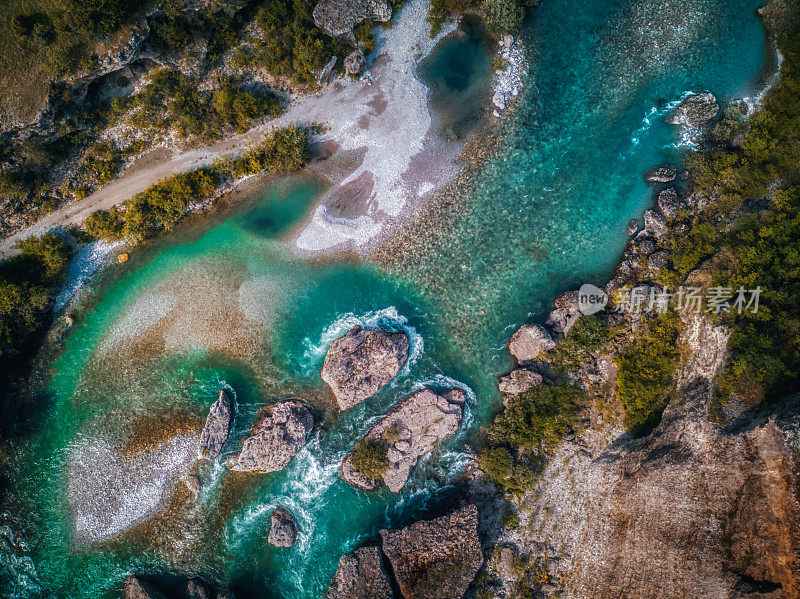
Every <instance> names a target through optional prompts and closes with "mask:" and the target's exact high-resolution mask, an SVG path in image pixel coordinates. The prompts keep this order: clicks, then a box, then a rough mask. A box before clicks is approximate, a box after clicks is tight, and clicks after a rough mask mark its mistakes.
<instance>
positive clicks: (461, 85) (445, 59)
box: [418, 20, 492, 139]
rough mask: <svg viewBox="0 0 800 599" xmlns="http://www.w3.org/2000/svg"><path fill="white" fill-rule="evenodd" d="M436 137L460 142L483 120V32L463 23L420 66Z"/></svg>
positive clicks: (486, 92)
mask: <svg viewBox="0 0 800 599" xmlns="http://www.w3.org/2000/svg"><path fill="white" fill-rule="evenodd" d="M418 71H419V75H420V77H421V78H422V80H423V81H424V82H425V84H426V85H427V86H428V87H429V88H430V90H431V91H430V102H431V107H432V108H433V109H434V111H436V113H437V114H438V116H439V118H440V120H441V122H440V126H439V135H440V136H441V137H443V138H445V139H460V138H462V137H463V136H464V135H466V134H467V133H468V132H469V131H470V129H472V128H474V127H475V126H476V124H477V123H478V122H479V121H480V120H481V118H482V117H483V116H484V113H485V112H486V110H487V107H488V105H489V101H490V99H491V80H492V77H491V74H492V61H491V56H490V54H489V48H488V46H487V42H486V39H485V34H484V32H483V31H482V30H481V29H480V28H479V26H478V25H477V24H473V23H471V22H469V21H467V20H465V22H464V23H462V25H461V27H460V28H459V29H457V30H456V31H454V32H453V33H451V34H450V35H449V36H447V37H446V38H445V39H444V40H443V41H442V43H441V44H439V45H438V46H437V47H436V48H435V49H434V51H433V52H432V53H431V55H430V56H428V57H427V58H425V59H424V60H423V61H421V62H420V65H419V69H418Z"/></svg>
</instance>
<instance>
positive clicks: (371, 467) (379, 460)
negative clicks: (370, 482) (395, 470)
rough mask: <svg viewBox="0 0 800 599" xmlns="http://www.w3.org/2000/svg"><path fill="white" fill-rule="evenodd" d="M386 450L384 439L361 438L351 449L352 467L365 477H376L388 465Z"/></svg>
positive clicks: (378, 476) (379, 475)
mask: <svg viewBox="0 0 800 599" xmlns="http://www.w3.org/2000/svg"><path fill="white" fill-rule="evenodd" d="M387 452H388V446H387V445H386V443H385V442H384V441H377V440H367V439H362V440H361V441H359V442H358V443H357V444H356V446H355V449H354V450H353V467H354V468H355V469H356V471H358V472H359V473H361V474H363V475H364V476H366V477H367V478H371V479H378V478H380V477H381V476H383V475H384V474H385V473H386V469H387V468H388V467H389V460H388V459H387V457H386V454H387Z"/></svg>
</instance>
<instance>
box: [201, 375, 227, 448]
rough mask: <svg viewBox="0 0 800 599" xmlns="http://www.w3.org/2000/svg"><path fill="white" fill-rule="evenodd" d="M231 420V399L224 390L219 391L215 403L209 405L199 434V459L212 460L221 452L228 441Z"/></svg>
mask: <svg viewBox="0 0 800 599" xmlns="http://www.w3.org/2000/svg"><path fill="white" fill-rule="evenodd" d="M232 420H233V399H232V398H231V396H230V394H229V393H228V392H227V391H225V389H220V391H219V397H218V398H217V401H215V402H214V403H213V404H211V408H210V409H209V411H208V417H207V418H206V425H205V426H204V427H203V432H202V433H201V434H200V443H199V445H200V449H199V454H200V457H201V458H206V459H209V460H213V459H215V458H217V456H219V454H220V452H222V446H223V445H225V441H227V440H228V433H229V432H230V430H231V421H232Z"/></svg>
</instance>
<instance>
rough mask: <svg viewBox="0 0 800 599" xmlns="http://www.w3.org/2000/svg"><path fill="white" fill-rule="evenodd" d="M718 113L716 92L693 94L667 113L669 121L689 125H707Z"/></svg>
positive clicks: (673, 123) (674, 123)
mask: <svg viewBox="0 0 800 599" xmlns="http://www.w3.org/2000/svg"><path fill="white" fill-rule="evenodd" d="M718 113H719V105H718V104H717V98H716V97H714V94H711V93H708V92H706V93H702V94H693V95H691V96H689V97H687V98H686V99H685V100H684V101H683V102H681V103H680V104H679V105H678V106H677V107H676V108H675V109H674V110H672V111H671V112H670V113H669V114H668V115H667V122H668V123H670V124H672V125H685V126H687V127H705V126H706V125H708V123H709V122H710V121H711V120H712V119H714V118H715V117H716V116H717V114H718Z"/></svg>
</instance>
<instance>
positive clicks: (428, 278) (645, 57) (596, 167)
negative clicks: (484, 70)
mask: <svg viewBox="0 0 800 599" xmlns="http://www.w3.org/2000/svg"><path fill="white" fill-rule="evenodd" d="M758 4H759V3H758V2H755V1H751V0H747V1H745V0H739V1H730V0H682V1H680V2H678V1H677V0H669V1H666V2H664V1H659V2H655V1H651V2H644V1H641V0H638V1H637V0H628V1H622V0H616V1H604V2H591V3H587V2H583V1H582V0H546V2H545V3H544V4H543V5H542V7H541V8H540V9H537V10H536V11H535V12H534V16H533V19H532V21H531V25H530V27H529V29H528V30H527V39H526V44H527V47H528V51H529V54H530V56H531V60H532V64H531V67H532V68H531V76H532V78H533V79H532V80H531V82H530V83H529V85H528V86H527V91H526V92H525V93H524V94H523V96H522V97H521V99H520V105H519V107H518V109H517V111H516V112H515V114H514V116H513V122H512V124H511V127H510V133H509V135H508V138H507V140H506V146H505V149H504V150H503V151H502V153H501V154H500V155H499V156H498V157H497V158H496V159H494V160H493V161H492V162H490V163H489V164H488V165H487V166H486V168H485V169H484V170H483V171H482V172H481V173H480V174H479V175H478V177H477V180H476V182H475V185H474V189H473V192H472V193H471V194H470V195H469V197H467V198H466V199H465V201H464V202H463V204H462V206H461V209H460V210H459V211H458V212H457V213H454V214H451V215H450V217H449V220H448V221H447V222H446V223H445V225H444V226H442V228H441V229H440V230H439V231H438V234H437V235H435V236H431V239H430V241H429V243H428V245H426V246H425V248H424V251H419V252H416V256H415V257H414V258H413V259H408V260H405V261H402V260H400V259H398V260H397V261H396V268H392V269H391V270H390V272H389V273H385V272H381V271H379V270H378V269H376V268H373V267H371V266H370V265H368V264H361V263H350V262H346V261H341V260H340V261H300V260H298V259H296V258H294V257H292V255H291V254H290V252H289V251H288V250H287V249H286V247H285V246H284V245H283V243H282V241H281V236H282V235H287V234H289V232H290V231H291V229H292V227H293V226H294V224H295V223H296V222H297V220H298V219H299V218H301V216H302V214H303V213H304V211H305V210H306V208H307V206H308V205H309V203H310V202H311V201H312V199H313V198H314V197H315V195H316V194H318V193H320V192H321V191H322V188H321V187H320V186H319V183H318V182H317V181H315V180H311V179H305V178H290V179H287V180H282V181H279V182H277V183H275V184H273V185H270V186H268V187H267V188H266V189H265V190H263V191H262V192H260V193H261V196H260V200H259V201H256V202H255V203H254V204H253V205H252V206H250V207H248V208H247V209H244V210H243V211H241V212H240V213H239V214H236V215H233V216H231V217H230V218H227V219H226V220H224V221H223V222H221V223H219V224H217V225H215V226H213V228H210V229H209V230H207V231H205V232H201V233H200V234H197V233H195V234H193V235H191V236H183V237H181V238H174V239H171V240H167V241H165V242H163V243H161V244H159V245H158V246H157V247H155V248H153V249H151V250H150V251H148V252H146V253H144V254H142V255H139V256H134V257H133V259H132V260H131V263H129V264H128V265H126V266H125V267H123V268H120V269H118V270H117V272H115V273H114V274H112V275H111V277H110V279H109V280H107V281H106V282H104V283H103V284H102V285H101V286H100V287H98V289H97V291H96V298H95V299H94V300H93V302H92V303H91V306H92V307H91V309H89V310H87V311H85V313H84V314H83V317H82V319H81V320H79V322H77V323H76V325H75V326H74V327H73V329H72V331H71V332H70V334H69V335H68V336H67V337H66V339H65V342H64V345H65V347H64V352H63V353H62V354H61V356H60V357H59V358H58V359H57V360H56V361H55V362H54V363H53V364H52V368H51V372H52V377H51V378H49V379H48V380H46V381H44V387H43V389H42V398H41V401H42V406H43V407H42V414H41V415H39V417H38V420H36V422H35V423H31V427H32V428H33V432H32V433H29V434H27V435H25V436H20V437H19V438H18V439H15V440H14V444H15V451H16V452H17V453H18V457H17V458H16V461H17V463H19V464H20V467H19V470H18V473H17V474H16V477H15V479H14V480H13V481H11V491H12V500H13V505H14V506H15V509H14V511H13V513H14V514H16V517H14V516H12V517H11V520H12V522H11V524H12V529H17V528H19V527H21V528H22V529H23V531H24V533H25V536H26V537H27V538H29V539H31V542H30V543H29V545H30V547H29V550H28V551H24V550H22V548H18V549H13V547H14V546H15V543H17V541H16V539H13V538H12V537H11V536H10V535H11V531H10V530H9V531H5V529H3V531H2V534H0V541H2V544H0V572H2V573H0V584H1V585H2V587H0V588H2V590H3V592H4V596H5V595H8V596H15V597H44V596H47V597H49V596H64V597H71V598H72V597H87V598H88V597H102V596H113V592H114V590H115V589H118V588H119V585H120V584H121V581H122V580H123V578H124V576H125V574H127V573H129V572H132V571H137V572H148V571H149V572H154V573H163V572H169V571H191V572H201V573H205V574H206V575H211V576H214V577H216V578H218V579H220V580H222V581H225V582H227V583H230V584H232V585H233V586H234V587H235V588H236V589H237V590H239V591H241V596H242V597H249V596H254V597H255V596H261V597H263V596H276V597H298V598H312V597H321V596H322V595H323V594H324V591H325V588H326V587H327V584H328V582H329V580H330V578H331V576H332V575H333V572H334V571H335V569H336V563H337V561H338V559H339V557H340V556H341V555H342V554H343V553H345V552H347V551H349V550H351V549H352V548H354V547H356V546H357V545H358V544H359V543H361V542H363V540H365V539H366V538H368V537H370V536H371V535H373V534H375V532H376V531H377V530H378V529H379V528H381V527H384V526H387V525H400V524H402V523H403V522H406V521H408V520H409V519H410V518H413V517H414V516H416V515H418V514H420V513H423V512H424V511H425V510H426V509H427V507H428V505H429V504H432V503H435V500H436V498H437V493H439V494H440V495H446V491H447V485H448V483H449V482H450V481H451V480H452V475H453V474H454V473H456V472H458V471H459V469H460V468H461V467H462V466H463V463H464V455H463V454H462V453H461V451H462V449H463V446H464V441H465V440H466V439H467V437H468V435H469V433H470V431H471V430H474V428H475V427H476V426H478V425H479V424H480V423H481V422H483V421H485V419H486V418H487V416H488V415H489V413H490V412H491V410H492V408H493V406H495V405H496V403H497V400H498V398H497V396H496V393H495V390H494V385H495V381H496V376H497V375H498V374H499V373H501V372H503V371H504V370H505V369H507V368H508V365H509V362H508V355H507V352H506V350H505V349H504V344H505V341H506V339H507V338H508V336H509V335H510V333H511V331H512V330H513V329H514V328H515V327H516V326H518V325H519V324H520V323H521V322H523V321H525V320H526V319H528V318H532V317H537V316H540V315H541V314H542V313H543V311H544V310H546V308H547V306H548V305H549V303H550V302H551V301H552V298H553V296H554V295H555V294H557V293H558V292H560V291H562V290H564V289H566V288H570V287H572V286H574V285H576V284H578V283H580V282H583V281H592V282H596V283H602V282H603V280H604V279H605V278H607V276H608V275H609V273H610V271H611V269H612V268H613V265H614V263H615V262H616V260H617V258H618V256H619V254H620V252H621V250H622V247H623V245H624V242H625V225H626V223H627V221H628V219H630V218H631V217H637V216H640V215H641V212H642V211H643V210H644V209H645V208H646V207H647V206H648V205H649V203H650V201H651V200H650V197H649V193H648V190H647V189H646V187H645V185H644V183H643V181H642V179H641V173H642V171H644V170H645V169H646V168H648V167H649V166H652V165H653V164H655V163H659V162H664V161H670V160H678V159H679V158H680V155H681V152H682V151H683V150H682V149H681V148H680V147H676V146H679V145H680V137H679V136H678V135H677V132H676V131H675V130H674V129H672V128H669V127H667V126H666V125H664V124H663V122H662V116H663V114H664V113H665V112H666V111H667V110H668V108H669V106H670V105H671V103H673V102H675V101H676V100H678V99H679V98H680V97H681V96H682V95H683V94H685V93H686V92H688V91H690V90H692V91H700V90H703V89H710V90H711V91H713V92H715V93H717V94H718V95H719V96H721V97H738V96H743V95H750V94H751V92H752V91H753V90H752V89H751V87H752V85H753V83H754V82H755V80H756V78H757V75H758V74H759V69H760V66H761V64H762V63H763V60H764V51H765V44H764V36H763V31H762V29H761V26H760V24H759V22H758V20H757V18H756V17H755V13H754V9H755V7H756V6H757V5H758ZM444 50H447V49H444ZM443 53H444V54H445V55H446V54H447V52H445V51H443ZM450 64H451V65H456V64H457V61H456V62H452V61H451V62H450ZM467 66H469V65H467ZM452 68H453V69H455V70H458V68H459V67H457V66H452ZM465 68H466V67H465ZM456 87H458V86H456ZM356 322H360V323H362V324H365V325H367V326H369V325H375V324H382V325H384V326H389V327H392V328H395V329H403V330H406V331H407V332H408V333H409V336H410V337H411V339H412V359H411V360H410V361H409V365H408V366H407V367H406V368H405V369H404V370H403V372H401V374H400V375H399V376H398V377H397V378H396V379H395V381H393V383H392V384H391V385H389V386H388V387H387V388H385V389H383V390H381V391H380V392H379V393H378V394H377V395H376V396H374V397H373V398H370V399H369V400H367V401H365V402H364V403H363V404H361V405H359V406H357V407H356V408H354V409H352V410H349V411H347V412H345V413H343V414H338V413H336V412H335V410H333V409H332V408H333V404H332V401H331V398H330V397H329V396H328V395H327V393H326V392H325V389H324V387H323V385H322V383H321V381H320V379H319V377H318V372H319V368H320V366H321V363H322V359H323V357H324V353H325V351H326V348H327V345H328V344H329V343H330V341H331V340H332V339H334V338H335V337H336V336H338V335H340V334H341V333H342V332H344V331H346V330H347V329H348V328H349V327H351V326H352V325H353V324H355V323H356ZM453 380H455V381H460V382H461V383H463V384H465V385H466V386H467V387H468V388H469V390H470V392H469V394H468V395H469V402H468V410H467V414H466V416H465V419H464V422H463V424H462V427H461V429H460V431H459V433H457V434H456V435H454V436H453V437H452V438H450V439H449V440H448V441H447V442H446V443H445V444H443V446H442V447H441V449H440V450H438V451H437V452H435V453H434V454H432V455H431V456H429V457H428V458H427V459H425V460H423V461H422V462H421V463H420V465H419V466H418V467H417V469H416V470H415V471H414V472H413V474H412V479H411V481H410V482H409V484H408V485H407V487H406V489H405V490H404V492H403V493H401V494H399V495H394V496H393V495H391V494H390V493H388V492H387V491H385V490H384V491H380V492H378V493H375V494H365V493H362V492H360V491H357V490H355V489H353V488H351V487H349V486H348V485H346V484H345V483H343V482H342V481H341V480H339V478H338V476H337V468H338V464H339V461H340V460H341V458H342V456H343V455H344V454H345V453H346V452H347V451H348V450H349V449H351V448H352V446H353V445H354V443H355V442H356V440H357V439H358V438H359V436H360V435H362V434H363V433H365V432H366V431H367V430H368V429H369V428H370V427H371V426H372V424H374V422H375V421H376V420H377V419H378V418H379V417H380V416H381V415H382V414H385V413H386V412H387V411H388V410H389V409H391V407H392V406H393V405H395V404H396V403H397V401H398V400H400V399H401V398H402V397H404V396H406V395H408V394H409V393H410V392H412V391H413V390H415V389H417V388H419V387H420V386H421V385H423V384H438V385H447V384H452V381H453ZM225 385H228V386H230V388H231V389H232V390H233V391H234V392H235V395H236V404H237V412H236V416H235V426H234V432H233V434H232V437H231V440H230V441H229V443H228V445H227V446H226V448H225V453H232V452H234V451H235V449H236V448H237V447H238V444H239V442H240V441H241V439H242V438H243V437H244V436H245V435H246V434H247V431H248V429H249V428H250V426H251V425H252V423H253V421H254V420H255V418H256V415H257V413H258V411H259V409H260V408H261V406H263V405H264V404H265V403H268V402H272V401H275V400H280V399H286V398H299V399H302V400H304V401H307V402H309V403H310V404H311V405H312V406H313V408H314V410H315V412H316V414H317V417H318V422H319V423H320V425H319V426H318V428H317V429H316V430H315V432H314V434H313V435H312V438H311V440H310V442H309V444H308V445H307V446H306V447H305V448H304V449H303V450H302V451H301V452H300V454H298V456H297V457H296V458H295V459H294V460H293V461H292V463H291V464H290V465H289V466H288V467H287V468H286V470H284V471H283V472H281V473H274V474H270V475H265V476H247V475H236V474H231V473H225V471H224V469H223V468H222V467H221V466H220V464H219V463H215V464H205V465H202V466H201V467H200V468H199V470H198V471H197V474H198V476H199V477H200V479H201V480H202V490H201V492H200V495H199V497H198V500H197V502H194V501H192V500H187V498H186V493H185V492H181V491H180V489H181V488H182V487H181V483H179V482H178V483H177V484H176V486H175V488H176V489H178V491H176V492H175V493H174V494H173V496H172V499H171V500H170V502H169V505H168V506H167V507H168V512H167V514H168V516H167V517H165V516H157V517H152V514H150V513H149V512H148V508H149V506H151V505H152V503H151V500H152V498H153V496H154V495H153V494H155V495H156V496H157V495H158V493H159V489H160V487H159V485H160V484H161V483H160V479H159V480H155V479H154V480H152V481H149V486H148V482H147V481H146V482H145V483H141V485H140V486H142V487H143V488H145V487H146V490H147V492H148V493H149V494H148V495H146V496H144V495H143V497H144V499H143V500H142V501H141V502H139V503H138V504H136V505H133V506H130V505H129V506H128V507H125V508H124V509H121V510H120V511H119V513H116V512H114V513H115V514H116V515H117V516H119V519H118V520H117V522H120V523H123V524H124V523H128V524H130V523H131V522H134V523H136V522H138V524H137V525H136V526H134V527H133V528H132V529H130V530H128V532H127V533H126V534H124V535H122V536H121V537H115V538H113V539H109V540H106V541H104V542H102V543H99V544H95V545H94V546H89V545H87V544H85V543H83V542H81V540H80V538H78V536H77V535H76V534H75V522H76V520H79V521H80V522H90V519H87V515H91V514H92V513H93V512H92V506H91V505H86V502H85V501H83V500H81V493H76V492H75V491H74V487H71V486H70V481H74V480H75V479H74V477H72V476H71V473H77V472H87V471H91V472H94V473H95V475H96V476H97V477H99V480H100V481H101V482H102V481H105V482H106V484H108V485H111V486H112V487H113V485H115V484H116V485H118V486H117V487H115V488H120V489H124V488H125V485H124V484H123V483H124V482H125V481H126V480H128V479H129V478H130V477H132V476H133V473H135V472H138V471H136V470H135V467H134V466H126V465H123V466H120V465H119V463H120V462H119V461H115V460H113V459H108V458H107V457H104V456H107V455H108V448H109V447H111V448H113V452H114V455H122V456H123V457H124V456H131V455H136V456H141V455H143V454H142V452H144V451H149V450H151V449H152V448H153V447H157V446H159V444H161V443H162V441H164V440H165V439H164V438H160V437H158V435H157V434H156V435H154V434H153V433H154V431H155V432H156V433H158V432H159V431H162V432H163V431H166V432H165V433H164V435H166V436H170V435H172V436H175V437H177V436H179V435H190V434H192V432H196V431H197V429H198V428H199V427H200V426H202V421H203V419H204V418H205V414H206V411H207V409H208V405H210V403H211V402H212V401H213V400H214V399H215V398H216V394H217V392H218V390H219V388H220V387H221V386H225ZM87 447H88V448H90V449H87ZM126 452H127V453H126ZM92 456H95V457H92ZM98 456H99V457H98ZM179 458H180V456H178V457H177V458H174V456H173V457H170V459H173V461H178V462H180V459H179ZM124 463H125V462H124V460H123V464H124ZM126 468H129V470H126ZM137 476H138V474H137ZM136 480H138V479H136ZM70 488H73V491H72V492H69V489H70ZM442 489H444V491H442ZM277 505H282V506H285V507H288V508H289V509H290V510H291V511H292V512H293V513H294V515H295V516H296V518H297V520H298V525H299V529H300V539H299V542H298V544H297V545H296V546H295V547H292V548H290V549H275V548H272V547H270V546H269V545H267V544H266V542H265V537H266V532H267V526H268V522H269V513H270V511H271V509H272V508H273V507H275V506H277ZM23 515H24V517H23ZM80 518H83V519H82V520H81V519H80ZM14 520H16V521H14ZM101 528H102V527H101ZM83 530H84V532H85V528H84V529H83ZM98 534H103V531H102V530H98ZM237 596H239V595H238V594H237Z"/></svg>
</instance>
